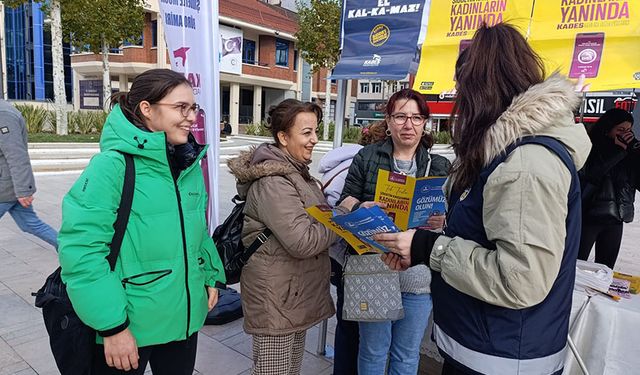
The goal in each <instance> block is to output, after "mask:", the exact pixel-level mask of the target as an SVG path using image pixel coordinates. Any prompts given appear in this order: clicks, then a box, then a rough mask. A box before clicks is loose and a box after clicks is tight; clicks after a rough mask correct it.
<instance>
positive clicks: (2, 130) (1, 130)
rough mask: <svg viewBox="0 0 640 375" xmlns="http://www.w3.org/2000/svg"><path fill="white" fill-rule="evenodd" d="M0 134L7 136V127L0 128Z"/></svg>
mask: <svg viewBox="0 0 640 375" xmlns="http://www.w3.org/2000/svg"><path fill="white" fill-rule="evenodd" d="M0 133H2V134H9V127H8V126H3V127H1V128H0Z"/></svg>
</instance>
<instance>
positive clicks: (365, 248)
mask: <svg viewBox="0 0 640 375" xmlns="http://www.w3.org/2000/svg"><path fill="white" fill-rule="evenodd" d="M306 211H307V213H308V214H309V215H311V217H313V218H314V219H316V220H318V222H320V223H322V224H323V225H324V226H325V227H327V228H329V229H331V230H332V231H333V232H335V233H336V234H337V235H338V236H340V237H342V238H344V240H345V241H347V243H348V244H349V245H351V247H352V248H354V249H355V251H356V252H357V253H358V254H364V253H368V252H371V251H375V250H373V248H372V247H371V246H369V245H368V244H366V243H364V242H362V241H360V240H359V239H358V237H356V236H355V235H353V234H352V233H351V232H349V231H348V230H345V229H344V228H342V227H341V226H340V225H338V224H336V223H334V222H333V221H332V220H331V219H332V218H333V216H335V215H336V214H335V212H334V211H333V209H332V208H331V207H329V206H327V205H320V206H313V207H309V208H307V209H306Z"/></svg>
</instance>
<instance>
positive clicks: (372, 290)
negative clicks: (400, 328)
mask: <svg viewBox="0 0 640 375" xmlns="http://www.w3.org/2000/svg"><path fill="white" fill-rule="evenodd" d="M343 283H344V307H343V310H342V319H344V320H352V321H357V322H380V321H389V320H399V319H402V318H403V317H404V310H403V309H402V295H401V294H400V278H399V273H398V272H397V271H392V270H390V269H389V267H387V266H386V265H385V264H384V262H382V259H380V255H379V254H365V255H350V256H348V257H347V260H346V262H345V265H344V272H343Z"/></svg>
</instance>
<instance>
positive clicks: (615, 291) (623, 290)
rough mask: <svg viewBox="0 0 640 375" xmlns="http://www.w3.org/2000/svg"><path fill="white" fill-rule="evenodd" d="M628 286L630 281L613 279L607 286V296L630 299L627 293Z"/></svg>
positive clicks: (629, 294)
mask: <svg viewBox="0 0 640 375" xmlns="http://www.w3.org/2000/svg"><path fill="white" fill-rule="evenodd" d="M630 286H631V281H629V280H622V279H616V278H615V277H614V278H613V282H612V283H611V286H609V294H611V295H614V296H619V297H622V298H626V299H630V298H631V293H630V292H629V287H630Z"/></svg>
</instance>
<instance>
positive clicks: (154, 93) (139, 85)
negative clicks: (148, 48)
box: [111, 69, 191, 128]
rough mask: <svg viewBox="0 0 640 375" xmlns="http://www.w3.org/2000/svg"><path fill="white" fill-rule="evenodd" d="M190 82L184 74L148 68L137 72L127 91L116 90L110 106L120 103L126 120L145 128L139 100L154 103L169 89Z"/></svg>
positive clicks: (167, 92)
mask: <svg viewBox="0 0 640 375" xmlns="http://www.w3.org/2000/svg"><path fill="white" fill-rule="evenodd" d="M180 85H189V86H191V83H189V81H188V80H187V79H186V78H185V77H184V75H182V74H180V73H177V72H174V71H173V70H169V69H150V70H147V71H146V72H144V73H141V74H139V75H138V76H137V77H136V78H135V79H134V80H133V83H132V84H131V90H129V92H118V93H115V94H113V95H112V96H111V108H113V107H114V106H115V105H116V104H119V105H120V109H121V110H122V113H124V115H125V117H126V118H127V120H129V121H130V122H131V123H132V124H134V125H135V126H137V127H139V128H146V125H145V123H144V117H143V116H142V113H141V112H140V102H142V101H147V102H149V103H150V104H154V103H157V102H159V101H160V100H162V98H164V97H165V96H166V95H167V94H169V92H170V91H171V90H173V89H174V88H176V87H177V86H180Z"/></svg>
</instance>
